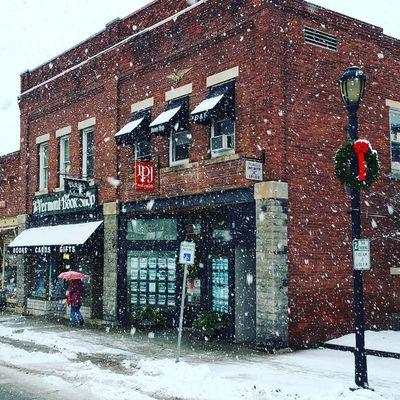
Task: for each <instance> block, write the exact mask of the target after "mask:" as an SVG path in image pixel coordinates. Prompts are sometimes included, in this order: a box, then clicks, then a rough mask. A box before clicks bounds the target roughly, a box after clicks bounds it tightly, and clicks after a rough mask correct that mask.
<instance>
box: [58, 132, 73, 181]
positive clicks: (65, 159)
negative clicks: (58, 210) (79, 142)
mask: <svg viewBox="0 0 400 400" xmlns="http://www.w3.org/2000/svg"><path fill="white" fill-rule="evenodd" d="M59 146H60V167H59V168H60V175H59V187H60V188H63V187H64V178H68V176H69V171H70V168H71V161H70V158H69V136H63V137H61V138H60V144H59Z"/></svg>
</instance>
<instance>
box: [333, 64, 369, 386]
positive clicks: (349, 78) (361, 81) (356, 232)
mask: <svg viewBox="0 0 400 400" xmlns="http://www.w3.org/2000/svg"><path fill="white" fill-rule="evenodd" d="M365 81H366V77H365V75H364V72H363V71H362V70H361V69H360V68H358V67H350V68H347V69H346V71H345V72H344V74H343V75H342V77H341V78H340V79H339V85H340V91H341V95H342V100H343V103H344V104H345V106H346V108H347V111H348V113H349V125H348V129H347V134H348V136H347V140H348V141H349V142H350V143H354V142H355V141H356V140H358V120H357V111H358V108H359V105H360V102H361V100H362V97H363V94H364V89H365ZM351 171H352V174H353V175H354V176H358V165H357V159H356V157H353V159H352V161H351ZM350 195H351V226H352V236H353V240H354V239H360V238H361V220H360V191H359V190H357V189H355V188H350ZM353 263H354V260H353ZM353 281H354V318H355V321H354V322H355V333H356V348H355V353H354V356H355V383H356V385H357V386H359V387H362V388H367V387H368V374H367V356H366V354H365V339H364V299H363V276H362V271H359V270H355V269H354V268H353Z"/></svg>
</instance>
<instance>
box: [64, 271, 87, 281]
mask: <svg viewBox="0 0 400 400" xmlns="http://www.w3.org/2000/svg"><path fill="white" fill-rule="evenodd" d="M57 278H62V279H68V280H70V281H71V280H73V279H83V278H88V276H87V275H85V274H81V273H80V272H76V271H66V272H62V273H61V274H60V275H58V277H57Z"/></svg>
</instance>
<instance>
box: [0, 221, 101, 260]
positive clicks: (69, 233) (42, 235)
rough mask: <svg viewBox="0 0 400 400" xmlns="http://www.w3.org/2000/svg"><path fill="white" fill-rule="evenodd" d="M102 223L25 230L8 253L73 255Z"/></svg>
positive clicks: (10, 245) (12, 244) (14, 241)
mask: <svg viewBox="0 0 400 400" xmlns="http://www.w3.org/2000/svg"><path fill="white" fill-rule="evenodd" d="M102 223H103V221H96V222H85V223H80V224H69V225H55V226H41V227H39V228H30V229H26V230H24V231H23V232H21V233H20V234H19V235H18V236H17V237H16V238H15V239H14V240H13V241H12V242H11V243H10V244H9V246H8V251H9V252H11V253H13V254H50V253H54V252H57V253H74V252H76V251H78V248H77V247H78V246H82V245H84V244H85V243H86V242H87V241H88V239H89V238H90V237H91V236H92V235H93V233H94V232H95V231H96V229H97V228H99V226H100V225H101V224H102Z"/></svg>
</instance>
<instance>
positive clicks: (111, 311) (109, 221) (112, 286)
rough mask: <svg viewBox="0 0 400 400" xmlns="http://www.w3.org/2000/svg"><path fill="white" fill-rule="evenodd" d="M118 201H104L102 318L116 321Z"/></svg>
mask: <svg viewBox="0 0 400 400" xmlns="http://www.w3.org/2000/svg"><path fill="white" fill-rule="evenodd" d="M118 210H119V208H118V203H116V202H112V203H104V204H103V216H104V266H103V319H104V320H105V321H110V322H117V270H118V268H117V266H118Z"/></svg>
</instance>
